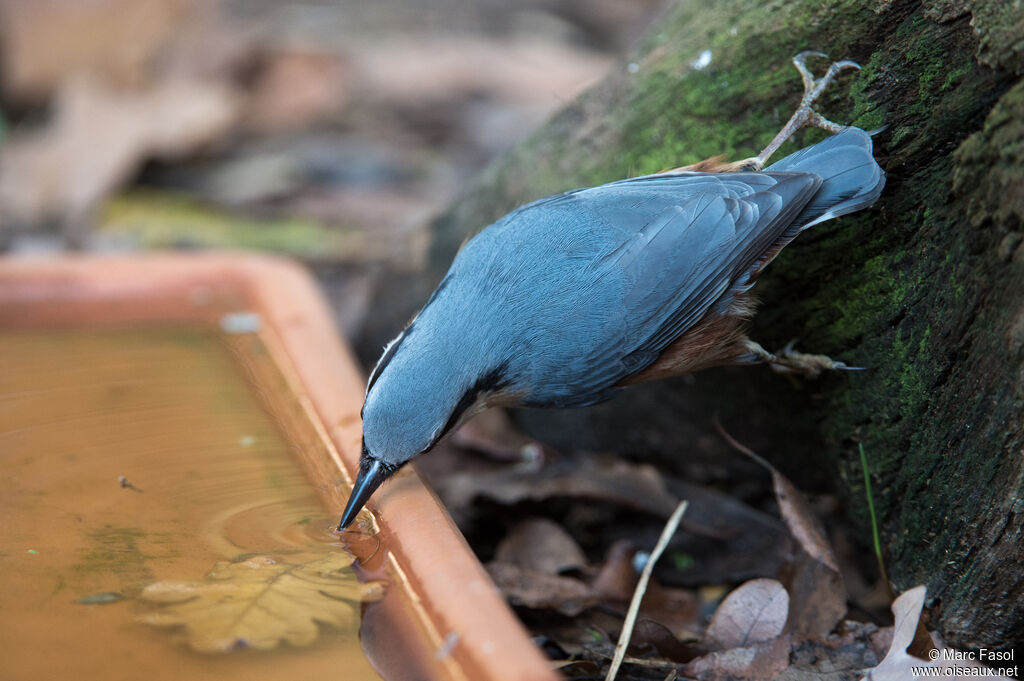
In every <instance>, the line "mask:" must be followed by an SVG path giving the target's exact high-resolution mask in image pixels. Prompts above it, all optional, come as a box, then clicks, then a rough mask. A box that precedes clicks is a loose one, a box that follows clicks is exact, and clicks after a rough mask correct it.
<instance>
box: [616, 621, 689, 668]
mask: <svg viewBox="0 0 1024 681" xmlns="http://www.w3.org/2000/svg"><path fill="white" fill-rule="evenodd" d="M629 640H630V647H631V648H637V649H642V648H644V647H646V646H649V647H651V648H654V649H655V650H656V651H658V654H659V655H660V656H661V657H664V658H666V659H669V660H672V661H674V662H680V663H682V662H689V661H690V660H692V659H694V658H696V657H697V656H699V655H700V653H701V651H700V649H699V648H698V647H697V646H696V645H694V644H693V643H692V642H690V643H685V642H683V641H681V640H680V639H679V637H678V636H677V635H676V634H675V633H674V632H673V631H672V630H671V629H669V628H668V627H667V626H665V625H664V624H662V623H661V622H659V621H657V620H654V619H648V618H647V617H644V616H641V617H640V618H639V619H637V621H636V625H635V626H634V627H633V635H632V636H631V637H630V639H629Z"/></svg>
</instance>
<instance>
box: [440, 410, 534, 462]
mask: <svg viewBox="0 0 1024 681" xmlns="http://www.w3.org/2000/svg"><path fill="white" fill-rule="evenodd" d="M452 443H453V444H455V445H456V446H458V447H462V448H463V449H472V450H475V451H478V452H481V453H483V454H486V455H487V456H490V457H492V458H494V459H497V460H499V461H525V462H530V461H539V460H540V458H541V457H542V456H543V455H544V446H543V445H542V444H541V443H539V442H537V441H536V440H534V439H533V438H531V437H530V436H528V435H527V434H526V433H524V432H523V431H521V430H520V429H519V428H518V427H517V426H516V425H515V424H514V423H512V419H511V418H510V417H509V415H508V412H507V411H505V410H504V409H502V408H500V407H498V408H494V409H488V410H486V411H483V412H481V413H479V414H477V415H476V416H474V417H473V418H471V419H470V420H469V421H467V422H466V423H465V425H463V426H462V427H461V428H459V429H458V430H456V431H455V432H454V433H453V434H452Z"/></svg>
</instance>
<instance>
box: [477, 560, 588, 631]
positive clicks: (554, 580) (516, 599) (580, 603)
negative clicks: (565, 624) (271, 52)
mask: <svg viewBox="0 0 1024 681" xmlns="http://www.w3.org/2000/svg"><path fill="white" fill-rule="evenodd" d="M486 567H487V572H488V574H490V575H491V579H493V580H494V583H495V585H496V586H497V587H498V589H499V590H500V591H501V592H502V593H503V594H505V597H506V598H507V599H508V600H509V602H510V603H512V605H519V606H525V607H527V608H533V609H544V608H550V609H552V610H557V611H558V612H560V613H562V614H563V615H568V616H569V617H575V616H576V615H578V614H580V613H581V612H583V611H584V610H585V609H587V608H588V607H590V606H592V605H594V604H596V603H597V602H598V598H597V597H596V596H595V595H594V593H593V592H592V591H591V590H590V587H588V586H587V585H586V584H584V583H583V582H581V581H580V580H578V579H573V578H572V577H562V576H559V575H552V574H548V573H546V572H539V571H537V570H529V569H526V568H522V567H519V566H518V565H511V564H509V563H500V562H497V561H493V562H490V563H488V564H487V566H486Z"/></svg>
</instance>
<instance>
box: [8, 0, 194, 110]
mask: <svg viewBox="0 0 1024 681" xmlns="http://www.w3.org/2000/svg"><path fill="white" fill-rule="evenodd" d="M201 4H202V3H201V2H199V1H197V0H92V1H91V2H68V1H67V0H59V1H57V0H33V1H32V2H24V1H23V0H0V45H2V46H3V59H0V77H2V79H3V82H4V89H5V94H6V95H7V96H8V97H13V98H15V99H20V100H22V101H26V100H28V101H32V100H34V101H41V100H45V99H46V98H47V97H48V96H49V95H50V94H51V93H53V92H54V91H55V90H57V89H58V87H59V86H60V84H61V83H62V82H63V81H64V80H65V78H67V76H68V74H69V73H78V74H83V73H89V74H93V75H102V76H103V77H105V78H107V79H109V80H111V81H113V82H117V83H121V84H125V85H138V84H139V83H142V82H145V81H146V80H147V79H148V77H149V71H150V69H151V68H152V66H153V62H154V61H155V60H157V58H158V56H159V55H160V53H161V52H163V51H164V50H166V49H167V44H168V43H169V42H171V41H172V40H174V38H175V37H176V35H177V34H178V33H179V32H180V30H181V25H182V23H184V22H186V21H188V19H189V18H190V15H192V16H194V15H196V14H197V13H198V11H199V10H200V9H201Z"/></svg>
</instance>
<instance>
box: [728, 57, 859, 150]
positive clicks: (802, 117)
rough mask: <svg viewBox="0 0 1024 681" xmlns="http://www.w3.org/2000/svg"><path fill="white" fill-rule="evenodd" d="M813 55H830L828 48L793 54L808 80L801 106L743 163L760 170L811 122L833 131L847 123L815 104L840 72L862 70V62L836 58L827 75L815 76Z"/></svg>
mask: <svg viewBox="0 0 1024 681" xmlns="http://www.w3.org/2000/svg"><path fill="white" fill-rule="evenodd" d="M812 56H813V57H824V58H826V59H827V58H828V55H827V54H825V53H824V52H817V51H814V50H807V51H806V52H801V53H800V54H798V55H796V56H795V57H793V66H795V67H796V70H797V71H799V72H800V77H801V78H802V79H803V81H804V96H803V98H802V99H801V100H800V106H798V107H797V109H796V111H795V112H794V113H793V115H792V117H790V119H789V121H788V122H787V123H786V125H785V126H784V127H783V128H782V130H780V131H779V134H778V135H776V136H775V139H773V140H772V141H771V142H770V143H769V144H768V146H767V147H765V148H764V150H763V151H762V152H761V153H760V154H758V155H757V156H755V157H753V158H749V159H745V161H741V162H740V163H748V164H749V165H751V166H753V167H755V168H756V169H758V170H760V169H761V168H763V167H764V165H765V163H767V162H768V159H769V158H771V156H772V154H774V153H775V152H776V151H778V149H779V147H781V146H782V145H783V144H784V143H785V142H786V140H788V139H789V138H790V137H792V135H793V133H795V132H796V131H797V130H799V129H800V128H802V127H804V126H807V125H810V126H813V127H815V128H822V129H824V130H828V131H829V132H832V133H835V132H839V131H840V130H842V129H843V127H844V126H842V125H839V124H837V123H833V122H832V121H830V120H828V119H827V118H825V117H824V116H822V115H821V114H819V113H818V112H817V111H815V110H814V109H813V108H812V105H813V104H814V102H815V101H816V100H817V99H818V97H820V96H821V94H822V93H823V92H825V88H827V87H828V86H829V84H830V83H831V82H832V81H833V80H835V78H836V76H838V75H839V74H840V73H842V72H843V71H846V70H849V69H853V70H856V71H859V70H860V64H858V63H857V62H855V61H850V60H849V59H844V60H842V61H835V62H832V64H831V66H829V67H828V71H826V72H825V75H823V76H822V77H821V78H815V77H814V74H813V73H811V71H810V69H808V68H807V63H806V62H807V58H808V57H812Z"/></svg>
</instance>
